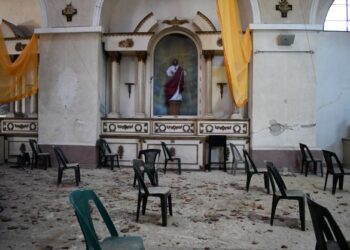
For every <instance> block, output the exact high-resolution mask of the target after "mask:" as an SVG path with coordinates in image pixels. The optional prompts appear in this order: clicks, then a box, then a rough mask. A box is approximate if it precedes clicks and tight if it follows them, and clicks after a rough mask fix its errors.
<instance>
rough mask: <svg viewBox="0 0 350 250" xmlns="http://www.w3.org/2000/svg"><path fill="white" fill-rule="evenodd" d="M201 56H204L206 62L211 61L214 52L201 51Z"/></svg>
mask: <svg viewBox="0 0 350 250" xmlns="http://www.w3.org/2000/svg"><path fill="white" fill-rule="evenodd" d="M203 56H204V58H205V60H206V61H208V60H213V57H214V50H204V51H203Z"/></svg>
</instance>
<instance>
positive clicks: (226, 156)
mask: <svg viewBox="0 0 350 250" xmlns="http://www.w3.org/2000/svg"><path fill="white" fill-rule="evenodd" d="M223 150H224V171H225V172H227V169H226V158H227V156H226V147H224V148H223Z"/></svg>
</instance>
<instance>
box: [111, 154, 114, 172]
mask: <svg viewBox="0 0 350 250" xmlns="http://www.w3.org/2000/svg"><path fill="white" fill-rule="evenodd" d="M110 158H111V170H113V167H114V157H113V156H111V157H110Z"/></svg>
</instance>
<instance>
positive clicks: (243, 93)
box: [217, 0, 252, 107]
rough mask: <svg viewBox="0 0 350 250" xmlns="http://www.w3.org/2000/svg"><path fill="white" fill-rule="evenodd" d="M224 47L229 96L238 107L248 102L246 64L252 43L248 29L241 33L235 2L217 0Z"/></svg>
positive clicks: (231, 0) (248, 60) (233, 0)
mask: <svg viewBox="0 0 350 250" xmlns="http://www.w3.org/2000/svg"><path fill="white" fill-rule="evenodd" d="M217 11H218V16H219V20H220V24H221V36H222V41H223V45H224V56H225V68H226V74H227V78H228V82H229V87H230V91H231V95H232V97H233V100H234V102H235V104H236V105H237V106H238V107H243V106H244V105H245V104H246V103H247V101H248V64H249V62H250V57H251V51H252V42H251V37H250V30H249V28H248V29H247V30H246V32H245V34H243V32H242V28H241V21H240V17H239V9H238V5H237V0H217Z"/></svg>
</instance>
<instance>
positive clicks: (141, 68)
mask: <svg viewBox="0 0 350 250" xmlns="http://www.w3.org/2000/svg"><path fill="white" fill-rule="evenodd" d="M136 56H137V61H138V63H137V88H138V92H137V93H138V95H137V97H138V98H137V100H138V103H137V111H136V117H137V118H144V117H145V105H146V103H145V88H144V74H145V62H146V59H147V52H146V51H140V52H137V53H136Z"/></svg>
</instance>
